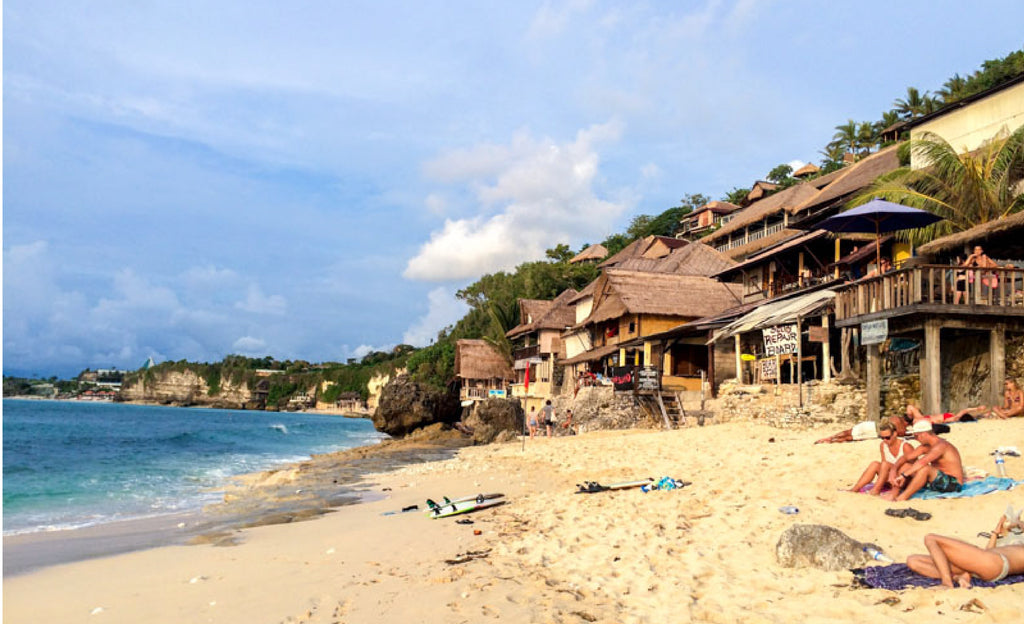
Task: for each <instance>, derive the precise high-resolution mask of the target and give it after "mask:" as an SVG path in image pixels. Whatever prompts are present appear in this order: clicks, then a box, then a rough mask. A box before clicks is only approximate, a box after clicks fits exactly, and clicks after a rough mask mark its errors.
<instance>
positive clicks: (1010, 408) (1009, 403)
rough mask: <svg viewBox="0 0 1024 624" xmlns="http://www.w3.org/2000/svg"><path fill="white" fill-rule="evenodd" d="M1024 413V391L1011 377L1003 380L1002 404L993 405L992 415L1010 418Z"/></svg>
mask: <svg viewBox="0 0 1024 624" xmlns="http://www.w3.org/2000/svg"><path fill="white" fill-rule="evenodd" d="M1021 414H1024V391H1022V390H1021V389H1020V386H1019V385H1018V384H1017V382H1016V381H1015V380H1013V379H1007V380H1006V381H1004V382H1003V405H1002V406H1001V407H993V408H992V415H993V416H998V417H999V418H1010V417H1012V416H1020V415H1021Z"/></svg>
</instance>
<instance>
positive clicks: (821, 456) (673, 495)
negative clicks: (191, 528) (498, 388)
mask: <svg viewBox="0 0 1024 624" xmlns="http://www.w3.org/2000/svg"><path fill="white" fill-rule="evenodd" d="M831 432H832V430H831V429H829V430H825V429H816V430H799V431H798V430H785V429H778V428H772V427H768V426H765V425H761V424H754V423H740V422H732V423H726V424H721V425H709V426H707V427H702V428H697V427H694V428H687V429H682V430H677V431H668V432H664V431H644V430H632V431H608V432H594V433H589V434H584V435H580V436H575V437H564V438H554V439H537V440H532V441H527V443H526V445H525V450H523V447H522V445H521V444H520V443H518V442H515V443H507V444H500V445H490V446H483V447H470V448H464V449H462V450H460V451H459V452H458V454H457V456H455V457H454V458H452V459H447V460H443V461H435V462H429V463H422V464H417V465H411V466H407V467H404V468H401V469H399V470H397V471H392V472H387V473H382V474H375V475H371V476H370V477H369V478H368V479H367V480H366V483H365V485H366V487H367V489H368V491H371V492H373V493H374V494H375V495H379V496H380V498H379V499H378V500H373V501H370V502H366V503H362V504H357V505H351V506H345V507H341V508H339V509H337V510H336V511H334V512H333V513H329V514H327V515H324V516H322V517H319V518H317V519H315V520H311V521H307V522H297V523H289V524H279V525H273V526H261V527H256V528H251V529H245V530H243V531H239V532H237V533H236V534H234V535H233V536H232V539H230V540H222V541H218V542H215V543H216V544H219V545H214V544H210V543H207V544H200V545H190V546H169V547H161V548H155V549H150V550H146V551H140V552H133V553H128V554H122V555H117V556H112V557H107V558H103V559H93V560H88V561H81V562H77V563H72V564H66V565H60V566H54V567H49V568H45V569H43V570H39V571H36V572H32V573H28V574H24V575H21V576H15V577H11V578H5V579H4V620H5V621H6V622H12V623H21V622H90V623H96V622H132V623H137V622H228V623H230V622H238V623H243V622H244V623H251V622H398V621H422V622H438V623H441V622H480V621H489V620H495V621H497V620H505V621H510V622H667V621H695V622H792V621H797V620H800V621H807V622H829V621H867V620H869V619H877V618H885V621H896V622H908V623H909V622H933V621H947V622H1015V621H1019V618H1020V613H1021V612H1022V610H1024V586H1019V585H1015V586H1005V587H999V588H995V589H972V590H964V589H954V590H936V589H913V590H906V591H903V592H890V591H886V590H865V589H854V588H852V587H851V580H852V575H851V574H850V573H849V572H846V571H840V572H825V571H821V570H816V569H807V568H800V569H791V568H783V567H781V566H780V565H779V564H778V563H777V562H776V557H775V546H776V543H777V542H778V539H779V536H780V535H781V534H782V532H783V531H784V530H785V529H786V528H788V527H789V526H791V525H792V524H794V523H814V524H827V525H831V526H833V527H836V528H838V529H840V530H841V531H843V532H845V533H846V534H848V535H849V536H851V537H853V538H854V539H857V540H861V541H871V542H875V543H876V544H878V545H880V546H881V547H882V548H883V549H884V551H885V552H886V553H888V554H889V555H891V556H892V557H893V558H895V559H896V560H898V561H899V560H903V559H905V557H906V556H907V555H909V554H912V553H916V552H922V551H923V548H922V542H921V540H922V537H923V535H924V534H925V533H927V532H935V533H941V534H946V535H953V536H957V537H960V538H962V539H966V540H968V541H971V542H972V543H976V544H979V545H981V544H983V542H984V540H983V539H982V538H978V537H976V534H977V533H978V532H979V531H988V530H991V529H992V527H993V526H994V525H995V522H996V520H997V518H998V516H999V514H1000V513H1001V512H1002V510H1003V509H1005V507H1006V506H1007V505H1008V504H1013V505H1014V506H1016V507H1020V506H1022V504H1024V498H1022V495H1021V493H1020V490H1017V491H1011V492H996V493H992V494H988V495H985V496H981V497H977V498H971V499H957V500H932V501H922V500H914V501H912V502H911V504H912V505H913V507H914V508H915V509H919V510H922V511H927V512H929V513H931V514H932V518H931V520H928V521H924V522H921V521H916V520H913V519H911V518H895V517H890V516H887V515H885V513H884V510H885V509H886V508H887V507H891V506H893V505H892V504H890V503H887V502H885V501H881V500H877V499H875V498H872V497H869V496H867V495H863V494H851V493H848V492H844V491H841V489H842V488H847V487H849V486H850V485H851V484H852V483H853V481H854V480H855V479H856V477H857V476H858V475H859V474H860V471H861V470H862V469H863V467H864V466H865V465H866V464H867V463H868V462H869V461H870V460H872V459H874V458H876V456H877V453H878V451H877V448H878V445H877V443H872V442H858V443H847V444H833V445H814V444H812V442H813V440H815V439H817V438H818V437H821V436H822V435H824V434H827V433H831ZM946 437H947V439H949V440H950V441H951V442H953V443H954V444H955V445H957V446H958V447H959V448H960V450H961V452H962V454H963V458H964V464H965V466H968V467H976V468H978V469H981V470H986V471H989V472H991V471H992V470H993V468H994V466H993V461H992V457H991V456H990V455H989V452H990V451H991V450H992V449H994V448H996V447H997V446H1004V445H1007V444H1017V445H1020V443H1021V442H1022V441H1024V420H1015V421H984V422H980V423H965V424H960V425H955V426H954V428H953V431H952V432H951V433H950V434H949V435H948V436H946ZM1007 470H1008V473H1009V476H1011V477H1015V478H1024V458H1014V457H1011V458H1008V459H1007ZM293 475H294V473H293V472H292V473H290V472H289V471H279V472H278V473H274V474H273V475H263V476H262V477H261V478H259V479H255V480H253V481H252V482H251V483H250V486H251V487H255V484H257V483H258V482H260V481H263V482H266V483H269V482H273V483H274V487H279V486H280V485H281V483H282V482H284V483H287V481H288V479H290V478H292V477H293ZM665 475H667V476H672V477H677V478H679V479H684V480H686V481H692V482H693V483H692V485H690V486H688V487H686V488H684V489H681V490H674V491H656V492H651V493H646V494H645V493H642V492H641V491H639V490H624V491H619V492H602V493H597V494H583V495H578V494H574V490H575V484H576V483H579V482H581V481H584V480H592V481H599V482H604V483H610V482H615V481H621V480H630V479H634V478H643V477H660V476H665ZM477 492H504V493H505V494H506V495H507V497H508V503H507V504H506V505H503V506H500V507H497V508H494V509H489V510H485V511H482V512H479V513H476V514H472V515H470V516H466V517H469V518H471V519H472V520H473V521H474V523H473V524H472V525H461V524H456V523H455V521H454V520H453V519H441V520H432V519H429V518H427V517H426V516H425V515H424V514H423V513H422V512H421V511H418V512H409V513H401V512H400V510H401V509H402V508H403V507H406V506H409V505H414V504H416V505H419V506H420V509H421V510H422V509H423V508H424V502H425V500H426V499H427V498H435V499H438V498H440V497H442V496H444V495H448V496H458V495H466V494H473V493H477ZM240 495H242V496H244V495H245V493H244V492H242V493H241V494H240ZM783 505H794V506H796V507H798V508H799V509H800V512H799V513H798V514H796V515H785V514H782V513H780V512H779V510H778V508H779V507H781V506H783ZM389 512H398V513H393V514H391V513H389ZM475 531H479V532H480V535H474V532H475ZM450 562H459V563H450ZM972 599H977V601H978V603H980V605H981V607H978V606H976V605H975V606H974V607H973V608H972V610H961V607H962V606H964V605H967V604H968V603H970V602H971V600H972ZM979 610H980V613H979V612H978V611H979Z"/></svg>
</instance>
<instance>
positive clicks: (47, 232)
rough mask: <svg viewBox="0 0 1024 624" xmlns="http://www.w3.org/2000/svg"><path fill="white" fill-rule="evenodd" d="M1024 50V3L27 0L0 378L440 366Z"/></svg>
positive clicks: (14, 62) (17, 65) (9, 131)
mask: <svg viewBox="0 0 1024 624" xmlns="http://www.w3.org/2000/svg"><path fill="white" fill-rule="evenodd" d="M892 5H895V6H892ZM968 6H969V8H967V7H968ZM1022 23H1024V3H1021V2H1019V1H1005V2H995V1H992V2H978V3H970V4H969V5H966V4H964V3H962V2H924V1H921V2H901V3H890V2H855V3H839V2H836V3H833V2H792V1H786V2H782V1H777V2H772V1H759V0H739V1H735V2H726V1H721V2H718V1H708V2H696V1H694V2H642V1H638V2H600V1H594V2H588V1H580V2H528V1H522V2H518V1H517V2H480V1H474V2H423V1H419V2H380V1H366V2H354V1H353V2H330V1H306V2H280V1H276V2H260V1H253V0H250V1H246V2H230V1H222V2H204V1H192V0H176V1H174V2H123V1H122V0H117V1H102V0H98V1H92V2H80V1H68V2H60V1H48V0H31V1H29V0H7V1H6V2H4V3H3V44H4V49H3V146H4V151H3V368H4V372H5V374H17V375H32V374H39V375H43V376H49V375H51V374H56V375H60V376H69V375H72V374H75V373H77V372H78V371H80V370H82V369H84V368H86V367H91V368H97V367H110V366H117V367H119V368H136V367H137V366H139V365H140V364H141V363H142V362H143V361H145V359H146V358H147V357H150V356H152V357H153V358H154V359H155V360H157V361H162V360H167V359H171V360H180V359H188V360H193V361H216V360H219V359H221V358H222V357H223V356H224V355H227V354H229V353H241V354H245V355H251V356H263V355H272V356H274V357H277V358H279V359H305V360H309V361H314V362H319V361H345V359H346V358H349V357H360V356H362V355H363V354H365V353H366V352H367V351H368V350H371V349H375V350H376V349H385V348H388V347H390V346H393V345H395V344H397V343H401V342H405V343H410V344H414V345H417V346H422V345H426V344H428V343H429V342H430V340H431V338H433V337H434V336H436V334H437V331H438V330H439V329H441V328H442V327H444V326H445V325H448V324H451V323H453V322H455V321H456V320H457V319H459V318H460V317H461V316H462V314H463V313H464V308H463V307H462V305H461V304H460V303H459V302H457V301H456V299H455V298H454V292H455V291H456V290H458V289H459V288H461V287H463V286H465V285H467V284H469V283H472V282H473V281H475V280H476V279H477V278H478V277H480V276H481V275H483V274H485V273H488V272H493V271H497V270H501V269H510V268H512V267H514V266H515V265H517V264H519V263H521V262H524V261H528V260H535V259H539V258H542V257H543V254H544V250H545V249H548V248H550V247H553V246H555V245H557V244H559V243H566V244H568V245H569V246H570V247H571V248H573V249H579V248H580V247H581V246H582V245H583V244H584V243H586V242H597V241H599V240H601V239H603V238H604V237H605V236H606V235H608V234H609V233H612V232H617V231H622V230H624V229H625V227H626V226H627V225H628V223H629V221H630V219H631V218H632V217H633V216H635V215H637V214H652V215H656V214H659V213H661V212H662V211H664V210H665V209H667V208H670V207H672V206H674V205H677V204H678V201H679V199H680V198H681V197H683V196H684V195H685V194H688V193H704V194H707V195H709V196H711V197H713V198H717V197H721V195H722V194H723V193H725V192H727V191H728V190H730V189H731V188H733V187H737V186H747V185H749V184H750V183H751V182H753V181H754V180H755V179H757V178H761V177H764V175H765V174H766V173H767V172H768V171H769V170H770V169H771V168H773V167H774V166H775V165H778V164H780V163H784V162H791V161H818V160H820V158H821V155H820V154H819V153H818V152H819V150H820V149H821V148H822V147H823V146H824V144H825V143H827V142H828V141H829V140H830V139H831V137H832V134H833V132H834V127H835V126H836V125H839V124H841V123H844V122H845V121H846V120H847V119H851V118H852V119H855V120H858V121H861V120H872V121H873V120H875V119H878V118H879V117H880V116H881V113H882V111H884V110H888V109H889V108H891V106H892V102H893V100H894V99H896V98H898V97H902V96H903V95H904V93H905V89H906V87H907V86H917V87H918V88H920V89H922V90H930V91H934V90H936V89H938V88H940V87H941V85H942V83H943V82H944V81H945V80H946V79H947V78H949V77H950V76H951V75H953V74H954V73H960V74H962V75H964V74H969V73H970V72H972V71H974V70H976V69H977V68H978V67H979V65H980V63H981V62H982V61H984V60H986V59H992V58H999V57H1002V56H1005V55H1006V54H1008V53H1009V52H1011V51H1013V50H1016V49H1020V47H1021V45H1022V43H1024V39H1022V37H1021V34H1020V33H1021V29H1020V26H1019V25H1020V24H1022Z"/></svg>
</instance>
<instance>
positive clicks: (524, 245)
mask: <svg viewBox="0 0 1024 624" xmlns="http://www.w3.org/2000/svg"><path fill="white" fill-rule="evenodd" d="M621 133H622V128H621V125H620V124H619V123H617V122H610V123H607V124H600V125H595V126H591V127H589V128H586V129H583V130H580V131H579V132H577V134H576V137H575V139H574V140H573V141H571V142H567V143H561V144H559V143H556V142H555V141H553V140H552V139H547V138H544V139H535V138H533V137H532V136H530V135H529V134H528V133H527V132H525V131H523V132H519V133H517V134H516V135H515V136H514V137H513V139H512V142H511V144H510V145H507V146H499V145H493V144H485V145H479V146H476V147H474V148H469V149H462V150H455V151H452V152H448V153H446V154H444V155H442V156H440V157H438V158H436V159H435V160H433V161H431V162H429V163H427V164H426V165H425V166H424V172H425V173H426V175H427V176H428V177H430V178H432V179H434V180H437V181H440V182H450V183H461V184H463V185H465V186H466V187H467V188H468V189H469V190H471V192H472V193H473V194H474V195H475V197H476V202H475V206H474V207H475V213H476V216H472V217H467V218H463V219H448V220H446V221H445V224H444V227H443V228H442V229H441V230H439V231H435V232H433V233H432V234H431V236H430V240H429V241H428V242H427V243H425V244H424V245H423V246H422V247H421V248H420V250H419V253H418V254H417V255H416V256H415V257H414V258H412V259H411V260H409V263H408V265H407V266H406V269H405V272H404V276H405V277H407V278H410V279H415V280H424V281H445V280H458V279H466V278H472V277H476V276H479V275H482V274H484V273H488V272H493V271H497V270H502V269H509V268H511V267H514V266H516V265H517V264H520V263H522V262H525V261H529V260H536V259H538V258H542V257H543V255H544V250H545V249H548V248H550V247H551V246H553V245H555V244H557V243H559V242H563V241H566V240H573V239H575V240H582V239H593V238H596V237H601V236H604V235H605V234H607V233H608V232H609V231H611V230H612V224H613V221H614V220H615V218H616V217H618V216H619V215H620V214H621V213H622V211H623V210H624V209H625V204H623V203H621V202H613V201H608V200H606V199H602V198H600V197H599V196H598V191H597V189H595V186H597V184H598V183H599V181H600V180H599V165H600V156H599V154H598V152H597V146H598V145H599V144H600V143H602V142H607V141H614V140H617V139H618V138H619V136H620V135H621Z"/></svg>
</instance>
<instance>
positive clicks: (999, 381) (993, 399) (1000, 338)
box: [988, 327, 1006, 405]
mask: <svg viewBox="0 0 1024 624" xmlns="http://www.w3.org/2000/svg"><path fill="white" fill-rule="evenodd" d="M988 357H989V381H990V382H991V387H990V389H989V405H1001V404H1002V400H1003V381H1004V380H1005V379H1006V330H1004V329H1003V328H1002V327H998V328H995V329H991V330H989V338H988Z"/></svg>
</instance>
